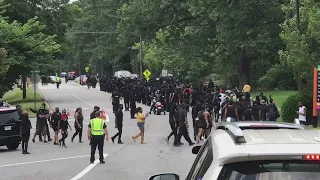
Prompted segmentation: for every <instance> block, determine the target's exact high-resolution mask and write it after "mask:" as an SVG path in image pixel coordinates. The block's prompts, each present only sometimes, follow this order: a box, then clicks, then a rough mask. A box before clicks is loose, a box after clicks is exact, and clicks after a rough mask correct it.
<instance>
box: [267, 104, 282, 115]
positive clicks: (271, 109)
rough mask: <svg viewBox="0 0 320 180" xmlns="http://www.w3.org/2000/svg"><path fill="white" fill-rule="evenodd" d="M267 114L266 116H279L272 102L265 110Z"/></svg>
mask: <svg viewBox="0 0 320 180" xmlns="http://www.w3.org/2000/svg"><path fill="white" fill-rule="evenodd" d="M267 116H268V118H278V117H279V113H278V110H277V108H276V106H275V105H274V104H272V105H271V107H270V108H269V111H268V112H267Z"/></svg>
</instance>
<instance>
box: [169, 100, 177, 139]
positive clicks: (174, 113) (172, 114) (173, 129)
mask: <svg viewBox="0 0 320 180" xmlns="http://www.w3.org/2000/svg"><path fill="white" fill-rule="evenodd" d="M176 119H177V104H176V103H173V104H171V110H170V112H169V124H170V127H171V133H170V134H169V136H168V137H167V138H166V141H167V142H168V143H169V140H170V138H171V136H173V137H174V142H175V141H176V138H177V123H176Z"/></svg>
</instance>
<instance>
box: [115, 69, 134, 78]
mask: <svg viewBox="0 0 320 180" xmlns="http://www.w3.org/2000/svg"><path fill="white" fill-rule="evenodd" d="M114 76H115V77H117V78H121V77H131V73H130V72H129V71H125V70H121V71H117V72H115V73H114Z"/></svg>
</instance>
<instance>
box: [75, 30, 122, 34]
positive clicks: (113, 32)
mask: <svg viewBox="0 0 320 180" xmlns="http://www.w3.org/2000/svg"><path fill="white" fill-rule="evenodd" d="M70 33H71V34H116V33H117V32H116V31H105V32H103V31H76V32H70Z"/></svg>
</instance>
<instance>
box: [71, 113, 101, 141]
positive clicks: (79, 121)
mask: <svg viewBox="0 0 320 180" xmlns="http://www.w3.org/2000/svg"><path fill="white" fill-rule="evenodd" d="M99 113H100V112H99ZM74 120H75V121H74V128H75V130H76V132H75V133H74V134H73V136H72V138H71V142H73V140H74V138H75V137H76V136H77V135H78V134H79V143H83V142H82V131H83V115H82V108H80V107H78V108H77V109H76V112H75V113H74Z"/></svg>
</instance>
